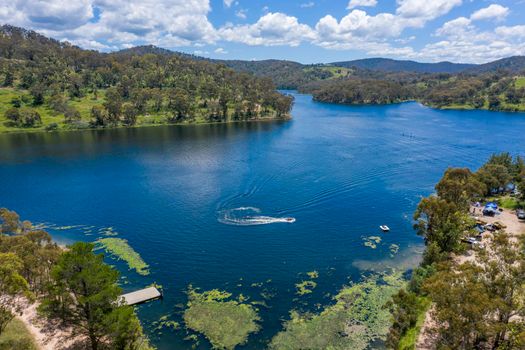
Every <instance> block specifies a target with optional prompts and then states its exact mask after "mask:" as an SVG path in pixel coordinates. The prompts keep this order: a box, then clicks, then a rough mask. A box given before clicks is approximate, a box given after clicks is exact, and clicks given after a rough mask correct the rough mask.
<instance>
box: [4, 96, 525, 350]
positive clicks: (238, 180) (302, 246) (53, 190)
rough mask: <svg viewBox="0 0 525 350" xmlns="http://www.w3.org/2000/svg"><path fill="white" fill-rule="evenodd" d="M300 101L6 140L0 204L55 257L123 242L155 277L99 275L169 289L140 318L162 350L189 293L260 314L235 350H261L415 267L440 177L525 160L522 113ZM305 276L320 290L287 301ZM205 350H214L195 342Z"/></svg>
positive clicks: (173, 340) (177, 344) (175, 336)
mask: <svg viewBox="0 0 525 350" xmlns="http://www.w3.org/2000/svg"><path fill="white" fill-rule="evenodd" d="M293 94H294V96H295V97H296V102H295V107H294V109H293V120H292V121H289V122H261V123H245V124H244V123H240V124H228V125H226V124H223V125H201V126H162V127H149V128H140V129H115V130H100V131H84V132H67V133H35V134H12V135H0V206H5V207H8V208H10V209H12V210H16V211H17V212H18V213H19V214H20V215H21V217H22V218H23V219H28V220H31V221H32V222H34V223H46V225H47V226H49V227H50V229H49V231H50V232H51V233H52V234H53V237H54V238H55V239H56V240H57V241H59V242H62V243H70V242H73V241H75V240H87V241H92V240H95V239H97V238H98V237H99V236H100V232H103V231H104V230H105V229H107V228H108V227H111V228H112V230H113V231H115V232H117V233H118V237H122V238H125V239H127V240H128V241H129V243H130V245H131V246H132V247H133V248H134V249H135V250H136V251H137V252H138V253H140V255H141V256H142V258H143V259H144V260H145V261H146V262H147V263H148V264H149V265H150V269H151V274H150V275H149V276H146V277H141V276H139V275H137V274H136V273H134V272H130V271H127V269H126V267H125V266H124V265H123V264H122V262H116V261H115V260H113V259H109V258H108V259H107V261H108V262H109V263H111V264H114V265H116V266H117V267H118V268H119V269H120V270H121V272H122V273H123V274H124V279H123V284H122V286H123V288H124V289H125V290H126V291H130V290H134V289H137V288H142V287H145V286H147V285H149V284H151V283H153V282H156V283H158V284H160V285H162V287H163V289H164V294H165V298H164V300H163V301H157V302H152V303H149V304H146V305H143V306H140V308H139V315H140V318H141V320H142V322H143V324H144V326H145V329H146V331H147V333H148V335H149V336H150V338H151V340H152V341H153V343H154V344H155V345H156V346H158V348H159V349H187V348H189V347H190V346H191V345H192V341H190V340H184V338H185V337H186V336H187V335H188V334H187V333H186V331H185V330H184V327H182V329H179V330H177V331H172V330H167V329H164V330H163V331H162V334H160V333H159V332H158V331H156V330H154V326H153V325H152V323H153V322H154V321H156V320H158V319H159V318H160V317H161V316H164V315H170V316H169V317H170V318H171V319H174V320H176V321H177V322H179V323H181V324H182V320H181V311H182V308H181V306H183V305H184V304H185V303H186V302H187V298H186V294H185V291H186V290H187V287H188V285H189V284H192V285H193V286H194V287H198V288H202V290H209V289H214V288H218V289H223V290H227V291H229V292H231V293H233V294H234V295H236V296H237V295H239V294H240V293H242V294H243V295H244V296H247V297H250V298H251V299H250V300H251V301H252V300H257V301H265V302H266V304H267V305H268V307H267V308H265V307H261V309H260V315H261V317H262V322H261V326H262V330H261V332H259V333H258V334H256V335H252V336H251V337H250V340H249V343H248V344H247V345H246V346H244V347H243V348H245V349H263V348H264V347H265V344H266V343H267V341H268V340H269V339H270V338H271V337H272V336H273V335H274V334H275V333H276V332H278V331H279V330H280V329H281V324H282V321H283V320H284V319H286V318H287V317H288V314H289V311H290V310H292V309H299V310H310V311H318V310H319V309H318V306H319V305H317V304H320V305H326V304H328V303H330V300H331V295H333V294H335V293H336V292H337V290H338V289H339V288H340V287H341V286H342V285H343V284H345V283H348V282H350V281H358V280H359V276H360V275H361V274H362V273H364V272H365V271H368V270H370V269H374V270H382V269H384V268H387V267H397V268H400V269H406V268H410V267H411V266H414V265H415V264H417V262H418V259H419V254H420V253H421V250H422V240H421V238H419V237H417V236H416V235H415V233H414V231H413V230H412V221H411V218H412V213H413V211H414V209H415V207H416V205H417V203H418V201H419V200H420V198H421V196H426V195H428V194H430V193H431V192H432V190H433V186H434V184H435V183H436V182H437V181H438V180H439V178H440V177H441V176H442V174H443V172H444V171H445V170H446V168H447V167H449V166H456V167H471V168H477V167H478V166H480V165H481V164H482V163H483V162H484V161H485V160H486V159H487V158H488V157H489V156H490V154H491V153H493V152H502V151H508V152H511V153H513V154H521V155H525V137H524V135H525V115H523V114H511V113H498V112H486V111H439V110H433V109H429V108H426V107H424V106H421V105H420V104H418V103H404V104H399V105H389V106H364V107H353V106H339V105H330V104H321V103H316V102H313V101H312V99H311V96H309V95H300V94H296V93H293ZM239 208H243V209H239ZM249 208H251V209H249ZM284 218H294V219H295V222H293V223H288V222H281V221H286V220H285V219H284ZM383 224H386V225H388V226H389V227H390V228H391V232H389V233H386V234H384V233H381V232H380V231H379V228H378V227H379V225H383ZM368 236H380V237H381V238H382V242H381V243H380V244H378V245H377V248H376V249H371V248H369V247H366V246H364V240H363V239H364V238H366V237H368ZM392 244H395V245H398V246H399V247H400V249H399V252H398V253H397V254H392V252H391V251H390V247H391V245H392ZM313 270H317V271H318V272H319V278H318V280H317V283H318V286H317V288H315V289H314V292H313V293H312V294H309V295H306V296H298V295H296V293H295V292H296V291H295V284H296V283H298V282H300V281H302V280H304V279H307V277H306V276H305V273H306V272H309V271H313ZM252 284H253V286H252ZM261 293H263V296H264V297H263V296H262V295H261ZM265 298H266V299H265ZM198 348H199V349H208V348H209V345H208V343H207V342H206V341H205V340H203V339H202V338H201V340H200V343H199V345H198Z"/></svg>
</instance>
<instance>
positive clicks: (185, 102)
mask: <svg viewBox="0 0 525 350" xmlns="http://www.w3.org/2000/svg"><path fill="white" fill-rule="evenodd" d="M168 107H169V108H170V109H171V110H172V112H173V117H172V118H171V121H173V122H180V121H182V120H184V119H185V118H187V117H189V114H190V112H191V107H192V104H191V101H190V96H189V95H188V94H187V93H186V92H185V91H184V90H182V89H176V90H175V91H174V92H173V93H172V94H171V95H170V101H169V104H168Z"/></svg>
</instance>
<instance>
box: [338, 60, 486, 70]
mask: <svg viewBox="0 0 525 350" xmlns="http://www.w3.org/2000/svg"><path fill="white" fill-rule="evenodd" d="M332 65H334V66H337V67H346V68H352V67H357V68H362V69H368V70H377V71H381V72H415V73H459V72H462V71H465V70H466V69H469V68H474V67H476V65H474V64H460V63H452V62H438V63H420V62H415V61H400V60H392V59H388V58H365V59H361V60H353V61H346V62H336V63H332Z"/></svg>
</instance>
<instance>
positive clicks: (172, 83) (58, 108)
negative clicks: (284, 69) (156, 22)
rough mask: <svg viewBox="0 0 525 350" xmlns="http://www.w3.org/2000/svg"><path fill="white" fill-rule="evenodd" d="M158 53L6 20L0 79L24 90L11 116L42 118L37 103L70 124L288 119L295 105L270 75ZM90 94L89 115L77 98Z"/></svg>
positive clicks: (0, 31) (15, 121) (11, 120)
mask: <svg viewBox="0 0 525 350" xmlns="http://www.w3.org/2000/svg"><path fill="white" fill-rule="evenodd" d="M153 52H154V53H151V54H149V53H145V54H142V55H134V54H131V53H124V52H123V53H113V54H103V53H99V52H96V51H88V50H83V49H80V48H78V47H75V46H72V45H70V44H67V43H62V42H58V41H56V40H53V39H49V38H46V37H44V36H42V35H40V34H37V33H35V32H32V31H27V30H24V29H21V28H16V27H12V26H7V25H4V26H2V27H0V84H1V85H3V86H4V87H7V88H15V89H17V90H18V91H20V92H21V93H20V95H19V96H17V97H16V98H13V100H12V101H10V104H11V106H10V108H9V109H8V110H7V111H6V112H5V118H6V120H7V123H8V124H9V126H12V127H33V126H38V125H40V124H41V123H42V116H39V115H38V113H36V112H35V108H36V107H38V106H45V107H48V108H49V109H50V110H52V112H53V114H54V115H57V116H63V123H65V124H66V125H68V126H70V127H87V126H89V127H105V126H116V125H125V126H132V125H135V124H136V123H137V120H138V119H137V118H138V117H139V116H141V115H146V114H151V115H161V116H162V117H163V118H164V121H166V122H173V123H175V122H177V123H179V122H193V121H195V119H202V120H204V121H209V122H225V121H235V120H256V119H259V118H284V117H286V116H287V115H288V114H289V112H290V109H291V106H292V103H293V99H292V98H291V97H289V96H285V95H282V94H280V93H278V92H277V91H276V90H275V86H274V84H273V83H272V81H271V80H270V79H268V78H257V77H255V76H253V75H251V74H248V73H237V72H235V71H233V70H232V69H230V68H227V67H226V66H225V65H221V64H215V63H211V62H208V61H205V60H195V59H192V58H191V57H188V56H187V55H165V54H162V53H155V51H153ZM86 98H87V99H91V100H94V101H99V100H100V103H90V105H94V106H93V107H92V108H91V109H90V111H89V114H90V115H89V121H86V120H85V119H86V118H82V113H84V111H82V110H79V108H76V107H75V106H74V105H73V103H72V102H73V101H84V100H85V99H86ZM77 105H78V104H77ZM86 123H89V125H86ZM57 124H58V123H57Z"/></svg>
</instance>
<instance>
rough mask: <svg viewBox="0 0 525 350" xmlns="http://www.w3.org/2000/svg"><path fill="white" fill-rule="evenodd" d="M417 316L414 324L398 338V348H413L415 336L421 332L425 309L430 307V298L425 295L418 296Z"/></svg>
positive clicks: (409, 349) (401, 349) (400, 349)
mask: <svg viewBox="0 0 525 350" xmlns="http://www.w3.org/2000/svg"><path fill="white" fill-rule="evenodd" d="M418 301H419V305H418V316H417V322H416V325H415V326H414V327H412V328H410V329H409V330H408V331H407V332H406V334H405V335H404V336H403V337H402V338H401V339H400V340H399V346H398V350H415V349H416V342H417V338H418V337H419V333H420V332H421V327H423V323H424V322H425V317H426V315H427V311H428V309H429V308H430V304H431V300H430V299H429V298H425V297H419V298H418Z"/></svg>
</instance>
